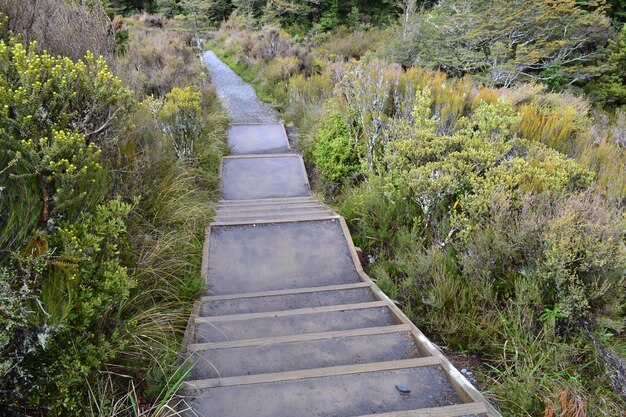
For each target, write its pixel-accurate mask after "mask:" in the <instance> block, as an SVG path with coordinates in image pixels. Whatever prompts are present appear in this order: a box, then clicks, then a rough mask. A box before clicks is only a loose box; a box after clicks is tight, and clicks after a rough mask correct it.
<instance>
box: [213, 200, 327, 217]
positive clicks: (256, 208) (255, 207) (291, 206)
mask: <svg viewBox="0 0 626 417" xmlns="http://www.w3.org/2000/svg"><path fill="white" fill-rule="evenodd" d="M287 210H291V211H293V210H298V211H310V210H329V208H328V207H326V206H325V205H323V204H322V203H318V202H315V201H309V202H303V203H300V202H293V203H283V204H271V205H260V204H251V205H245V206H237V207H221V206H218V208H217V213H216V214H217V215H218V216H220V215H230V214H244V215H245V214H249V213H277V212H281V211H287Z"/></svg>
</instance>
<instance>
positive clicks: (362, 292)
mask: <svg viewBox="0 0 626 417" xmlns="http://www.w3.org/2000/svg"><path fill="white" fill-rule="evenodd" d="M373 300H375V297H374V294H373V293H372V291H371V290H370V289H369V288H367V287H365V288H352V289H343V290H335V291H318V292H308V293H300V294H285V295H274V296H266V297H255V298H243V299H234V300H233V299H231V300H222V301H219V300H212V301H211V300H206V301H203V302H202V308H201V313H200V314H201V315H202V316H217V315H226V314H243V313H259V312H264V311H280V310H292V309H296V308H305V307H321V306H329V305H338V304H354V303H362V302H367V301H373Z"/></svg>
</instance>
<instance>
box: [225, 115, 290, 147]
mask: <svg viewBox="0 0 626 417" xmlns="http://www.w3.org/2000/svg"><path fill="white" fill-rule="evenodd" d="M228 145H229V147H230V152H231V154H233V155H237V154H259V153H261V154H268V153H284V152H289V151H291V148H290V146H289V140H288V139H287V133H286V132H285V127H284V126H283V124H282V123H263V124H232V125H230V126H229V128H228Z"/></svg>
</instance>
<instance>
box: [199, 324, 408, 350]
mask: <svg viewBox="0 0 626 417" xmlns="http://www.w3.org/2000/svg"><path fill="white" fill-rule="evenodd" d="M409 330H410V327H409V326H407V325H406V324H398V325H395V326H385V327H367V328H364V329H352V330H339V331H334V332H323V333H308V334H297V335H291V336H276V337H264V338H260V339H247V340H233V341H227V342H214V343H195V344H190V345H189V347H188V350H189V351H190V352H199V351H203V350H215V349H229V348H236V347H248V346H265V345H274V344H279V343H293V342H308V341H312V340H327V339H339V338H343V337H356V336H371V335H379V334H388V333H402V332H408V331H409Z"/></svg>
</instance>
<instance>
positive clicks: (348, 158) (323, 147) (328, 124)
mask: <svg viewBox="0 0 626 417" xmlns="http://www.w3.org/2000/svg"><path fill="white" fill-rule="evenodd" d="M313 146H314V149H313V159H314V161H315V164H316V166H317V167H318V168H319V169H320V172H321V174H322V176H323V177H324V178H325V179H327V180H329V181H342V180H345V179H346V178H348V177H349V176H350V175H351V174H354V173H355V172H358V170H359V168H360V165H359V158H358V154H357V153H355V152H354V146H355V142H354V139H353V138H352V135H351V131H350V130H349V129H348V126H346V123H345V121H344V119H343V116H342V115H341V112H339V111H338V110H337V109H336V108H335V109H333V108H330V109H329V110H328V111H327V112H326V113H325V114H323V115H322V118H321V119H320V128H319V129H318V130H317V132H316V133H315V138H314V139H313Z"/></svg>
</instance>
